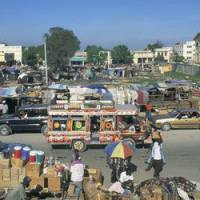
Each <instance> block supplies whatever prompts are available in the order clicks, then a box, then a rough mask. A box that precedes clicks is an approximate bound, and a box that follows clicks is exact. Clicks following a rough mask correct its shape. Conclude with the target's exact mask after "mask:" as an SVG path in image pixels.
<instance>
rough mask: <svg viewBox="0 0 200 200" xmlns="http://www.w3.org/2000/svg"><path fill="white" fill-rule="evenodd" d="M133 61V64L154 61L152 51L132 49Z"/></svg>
mask: <svg viewBox="0 0 200 200" xmlns="http://www.w3.org/2000/svg"><path fill="white" fill-rule="evenodd" d="M131 54H132V56H133V63H134V64H142V63H146V64H148V63H152V62H153V61H154V53H153V52H152V51H150V50H144V51H133V52H132V53H131Z"/></svg>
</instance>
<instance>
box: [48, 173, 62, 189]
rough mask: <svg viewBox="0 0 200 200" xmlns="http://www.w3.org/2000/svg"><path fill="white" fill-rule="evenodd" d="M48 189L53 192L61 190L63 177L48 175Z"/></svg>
mask: <svg viewBox="0 0 200 200" xmlns="http://www.w3.org/2000/svg"><path fill="white" fill-rule="evenodd" d="M48 189H49V191H52V192H60V191H61V177H58V176H57V177H48Z"/></svg>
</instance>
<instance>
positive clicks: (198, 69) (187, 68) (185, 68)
mask: <svg viewBox="0 0 200 200" xmlns="http://www.w3.org/2000/svg"><path fill="white" fill-rule="evenodd" d="M174 69H175V71H176V72H180V73H183V74H188V75H200V65H189V64H174Z"/></svg>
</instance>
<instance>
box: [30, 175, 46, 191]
mask: <svg viewBox="0 0 200 200" xmlns="http://www.w3.org/2000/svg"><path fill="white" fill-rule="evenodd" d="M30 178H31V179H32V181H31V183H30V189H33V188H35V186H36V185H41V186H42V187H44V176H39V177H30Z"/></svg>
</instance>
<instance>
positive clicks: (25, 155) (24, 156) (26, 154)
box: [22, 147, 31, 160]
mask: <svg viewBox="0 0 200 200" xmlns="http://www.w3.org/2000/svg"><path fill="white" fill-rule="evenodd" d="M30 151H31V149H30V148H29V147H24V148H23V149H22V160H29V154H30Z"/></svg>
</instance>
